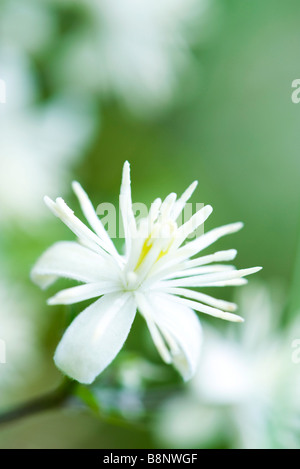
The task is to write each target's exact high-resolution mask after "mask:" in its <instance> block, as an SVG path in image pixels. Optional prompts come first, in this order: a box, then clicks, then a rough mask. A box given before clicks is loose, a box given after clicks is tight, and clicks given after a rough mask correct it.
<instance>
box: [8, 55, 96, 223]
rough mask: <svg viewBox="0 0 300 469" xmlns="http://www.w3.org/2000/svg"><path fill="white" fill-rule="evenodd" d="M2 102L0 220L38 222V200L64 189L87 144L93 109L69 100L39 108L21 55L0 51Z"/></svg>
mask: <svg viewBox="0 0 300 469" xmlns="http://www.w3.org/2000/svg"><path fill="white" fill-rule="evenodd" d="M0 70H1V79H3V80H5V83H6V103H5V104H1V105H0V220H1V221H2V222H3V221H4V220H5V219H7V218H8V219H11V218H15V219H17V220H18V221H19V222H22V221H24V220H26V222H27V223H28V220H31V221H33V220H37V219H38V218H39V217H40V216H42V215H43V214H44V211H43V207H42V204H41V203H40V198H41V197H42V195H43V194H44V193H45V190H47V191H51V193H52V191H57V190H63V187H65V181H66V179H67V176H68V171H69V169H70V166H71V164H72V163H73V162H75V160H76V158H79V156H80V154H81V152H82V151H83V150H84V147H85V145H86V144H87V143H88V141H89V138H90V136H91V133H92V129H93V125H94V124H93V117H94V114H93V112H92V109H91V108H89V106H88V105H86V107H85V106H84V105H81V103H80V100H77V101H76V100H75V98H74V97H73V98H72V97H68V96H57V97H55V98H53V99H52V100H49V101H48V102H47V103H46V104H38V103H37V102H36V98H37V87H36V83H35V81H34V78H33V74H32V71H31V69H30V65H29V63H28V61H27V60H26V58H25V56H23V55H22V54H20V53H18V52H16V51H15V50H11V49H9V50H1V51H0Z"/></svg>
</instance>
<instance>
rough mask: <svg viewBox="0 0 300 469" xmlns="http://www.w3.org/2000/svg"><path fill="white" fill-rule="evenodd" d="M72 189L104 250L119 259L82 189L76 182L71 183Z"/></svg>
mask: <svg viewBox="0 0 300 469" xmlns="http://www.w3.org/2000/svg"><path fill="white" fill-rule="evenodd" d="M72 187H73V190H74V192H75V194H76V196H77V198H78V201H79V203H80V206H81V209H82V211H83V213H84V215H85V218H86V219H87V221H88V222H89V224H90V226H91V227H92V228H93V230H94V231H95V233H96V234H97V236H99V238H100V239H101V240H102V242H103V247H104V249H105V250H106V251H107V252H109V253H110V254H111V255H112V256H113V257H115V258H116V259H119V253H118V252H117V250H116V248H115V245H114V243H113V242H112V240H111V239H110V237H109V235H108V233H107V231H106V230H105V228H104V226H103V224H102V222H101V220H100V218H99V217H98V215H97V213H96V212H95V209H94V207H93V205H92V203H91V201H90V199H89V197H88V195H87V193H86V192H85V191H84V190H83V188H82V187H81V185H80V184H79V182H77V181H74V182H73V184H72Z"/></svg>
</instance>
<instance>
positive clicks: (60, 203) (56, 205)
mask: <svg viewBox="0 0 300 469" xmlns="http://www.w3.org/2000/svg"><path fill="white" fill-rule="evenodd" d="M44 201H45V203H46V205H47V206H48V207H49V208H50V210H51V211H52V213H54V215H55V216H56V217H58V218H59V219H60V220H61V221H62V222H63V223H64V224H65V225H66V226H67V227H68V228H69V229H70V230H71V231H72V232H73V233H74V234H75V235H76V236H77V237H78V238H79V239H80V240H81V241H82V242H83V243H85V244H86V245H88V246H89V247H90V248H93V249H95V250H96V252H98V253H99V254H102V256H103V257H106V258H107V256H108V255H109V254H108V253H107V252H106V250H105V246H104V243H103V241H102V240H101V239H100V238H99V237H98V236H97V235H96V234H95V233H94V232H93V231H91V230H90V229H89V228H88V227H87V226H86V225H85V224H84V223H82V221H81V220H79V218H77V217H76V216H75V215H74V212H73V210H71V209H70V207H68V205H67V204H66V203H65V201H64V200H63V199H62V198H61V197H58V198H57V199H56V202H54V201H53V200H51V199H50V198H49V197H47V196H46V197H44ZM99 248H100V249H99Z"/></svg>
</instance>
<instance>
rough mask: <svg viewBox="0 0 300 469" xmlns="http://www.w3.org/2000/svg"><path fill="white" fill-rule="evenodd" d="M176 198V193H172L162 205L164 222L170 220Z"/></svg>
mask: <svg viewBox="0 0 300 469" xmlns="http://www.w3.org/2000/svg"><path fill="white" fill-rule="evenodd" d="M176 197H177V194H175V192H171V193H170V194H169V195H167V197H166V198H165V200H164V201H163V203H162V204H161V207H160V215H161V218H162V220H164V219H168V218H170V213H171V211H172V208H173V207H174V204H175V201H176Z"/></svg>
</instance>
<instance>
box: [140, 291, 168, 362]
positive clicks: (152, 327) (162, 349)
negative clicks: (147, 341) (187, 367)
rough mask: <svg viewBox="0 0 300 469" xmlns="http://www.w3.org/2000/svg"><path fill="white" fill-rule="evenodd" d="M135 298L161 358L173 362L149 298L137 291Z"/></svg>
mask: <svg viewBox="0 0 300 469" xmlns="http://www.w3.org/2000/svg"><path fill="white" fill-rule="evenodd" d="M135 299H136V302H137V307H138V310H139V312H140V313H141V315H142V316H143V317H144V319H145V321H146V323H147V326H148V329H149V332H150V334H151V337H152V340H153V342H154V344H155V346H156V348H157V350H158V352H159V354H160V356H161V358H162V359H163V361H164V362H165V363H171V362H172V357H171V353H170V351H169V350H168V348H167V346H166V343H165V341H164V338H163V336H162V334H161V332H160V330H159V329H158V327H157V325H156V324H155V321H154V319H153V315H152V310H151V306H149V303H148V302H147V300H146V299H145V296H144V295H143V294H142V293H135Z"/></svg>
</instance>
